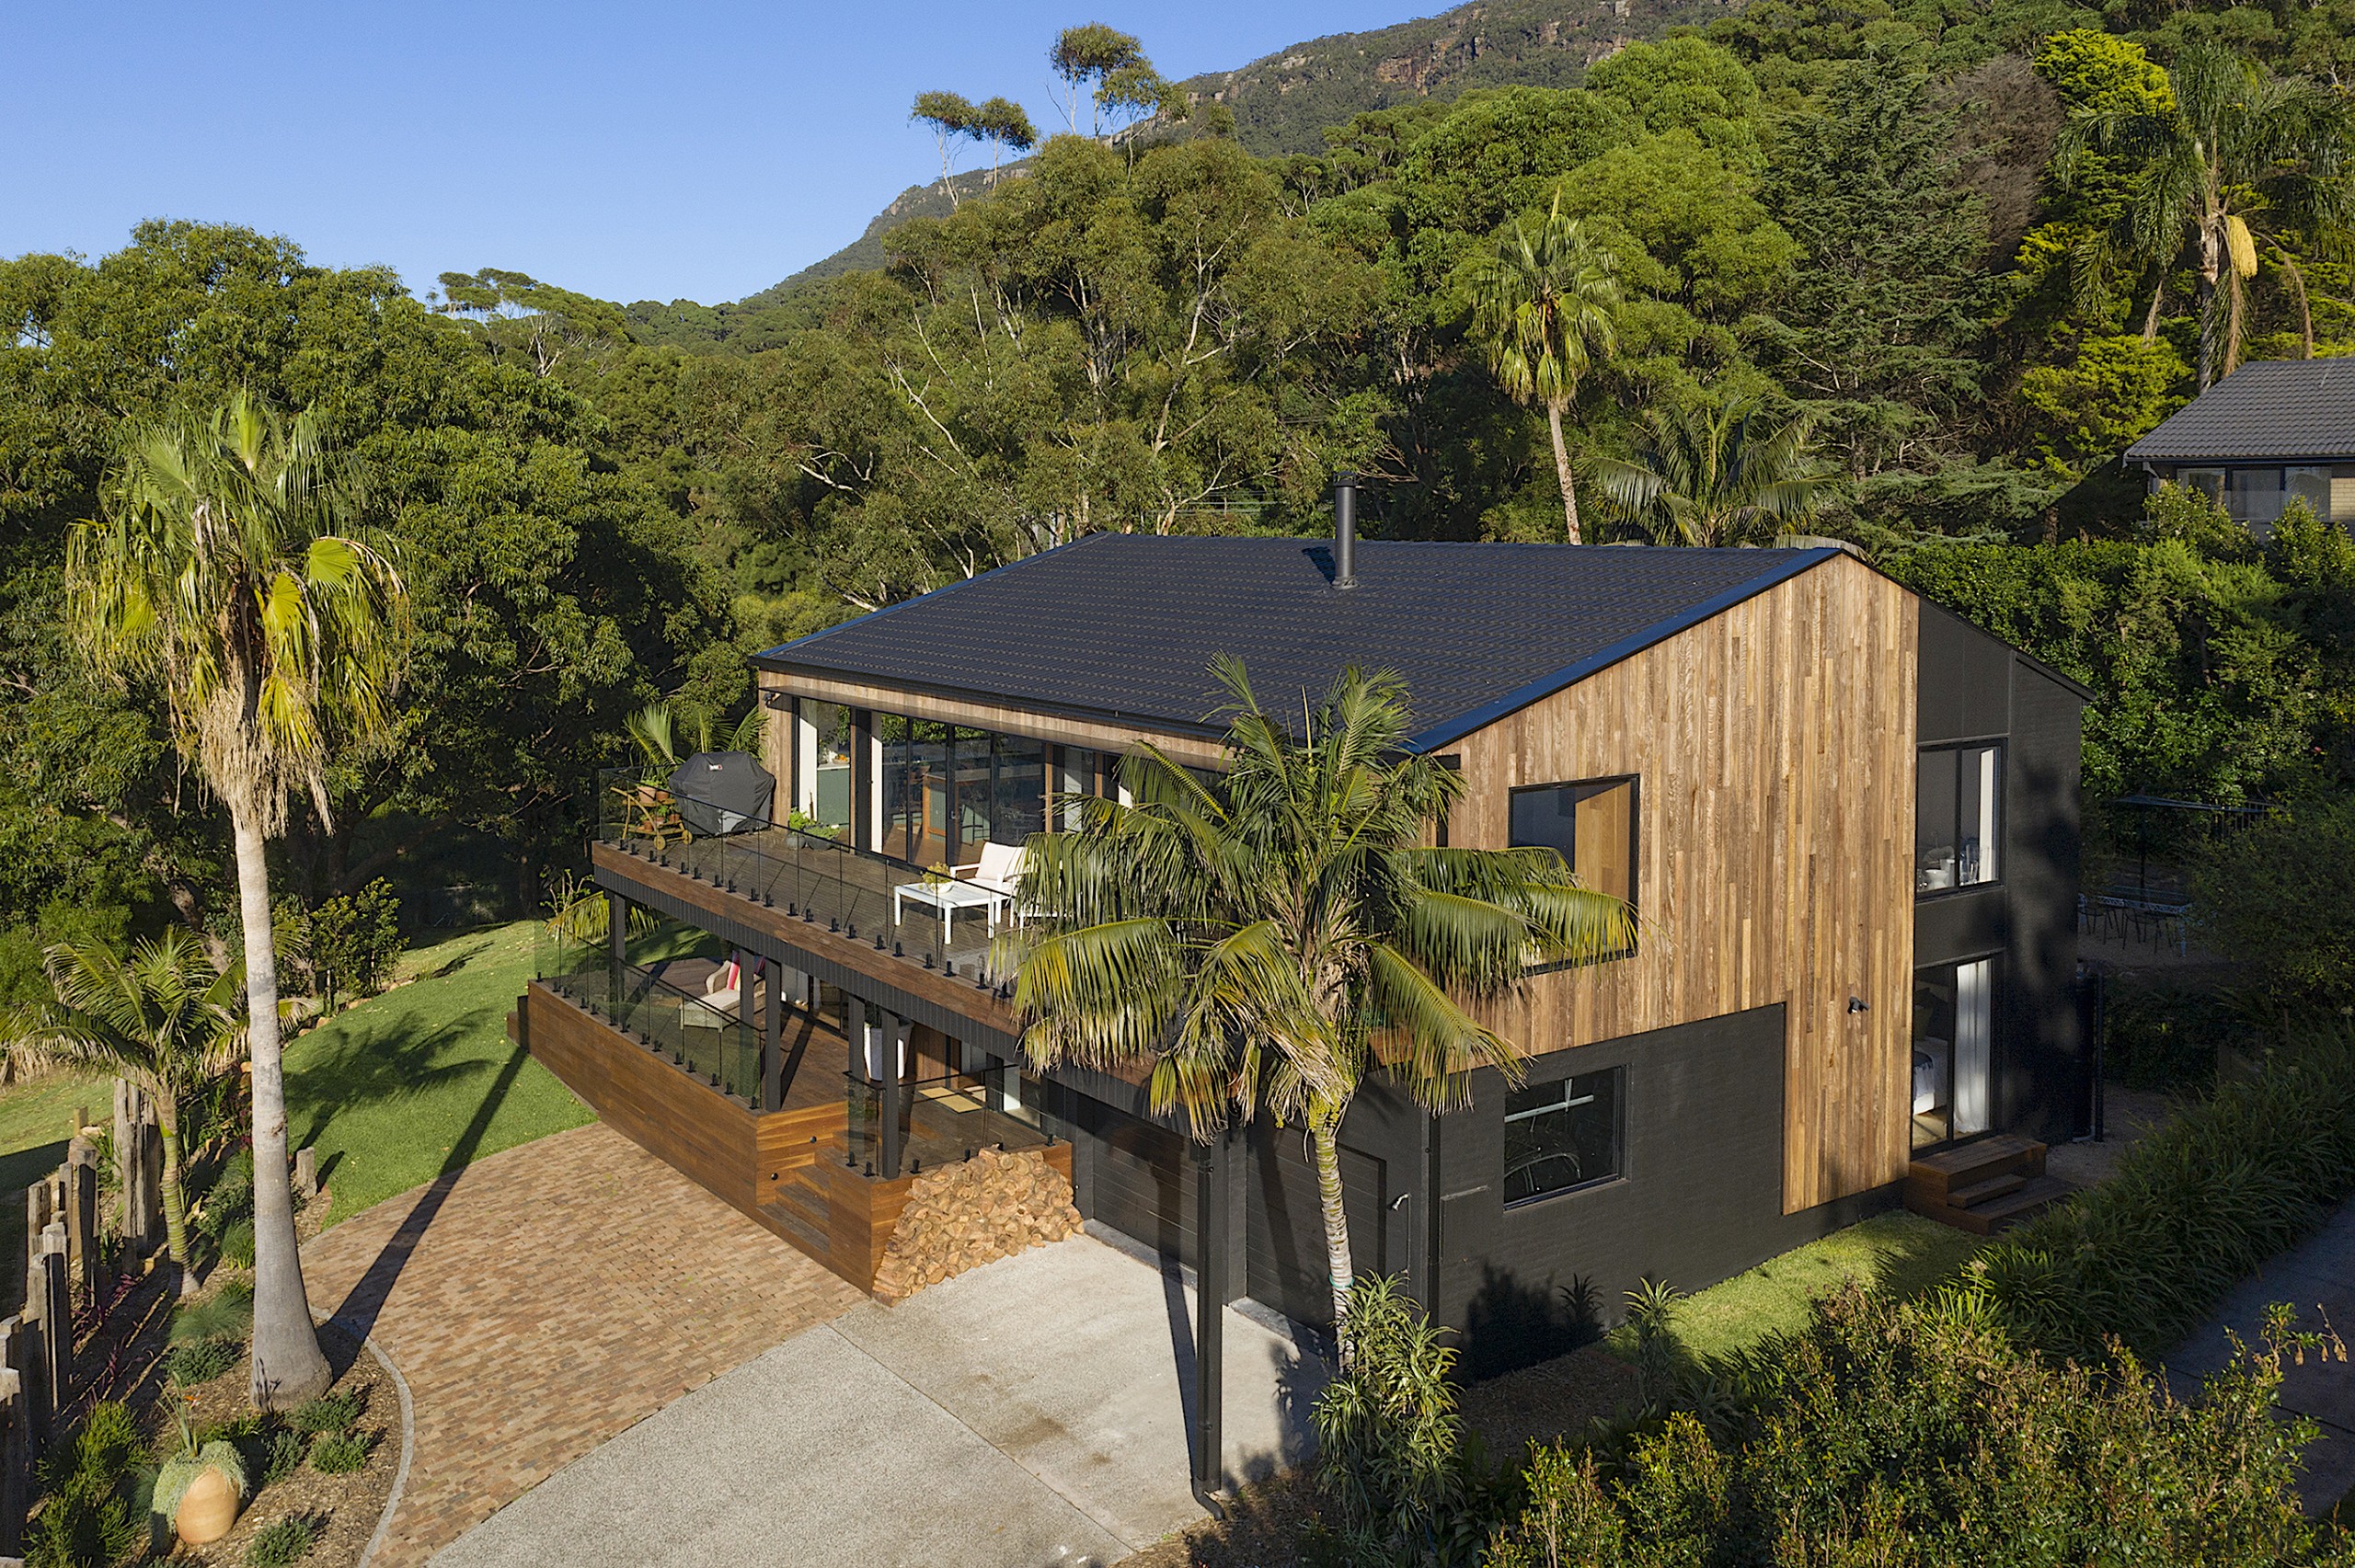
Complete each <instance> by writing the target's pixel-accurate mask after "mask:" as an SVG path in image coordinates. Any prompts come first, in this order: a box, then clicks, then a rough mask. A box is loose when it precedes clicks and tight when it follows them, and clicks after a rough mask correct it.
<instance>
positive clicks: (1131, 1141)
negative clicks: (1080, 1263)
mask: <svg viewBox="0 0 2355 1568" xmlns="http://www.w3.org/2000/svg"><path fill="white" fill-rule="evenodd" d="M1074 1099H1076V1101H1077V1107H1076V1108H1077V1111H1078V1115H1077V1116H1075V1117H1074V1120H1075V1121H1076V1122H1077V1123H1078V1131H1079V1132H1080V1134H1081V1135H1082V1136H1084V1137H1086V1138H1087V1139H1089V1141H1090V1142H1091V1143H1092V1144H1093V1146H1094V1147H1093V1149H1092V1150H1091V1151H1090V1152H1091V1153H1092V1156H1093V1161H1094V1165H1095V1182H1094V1192H1093V1195H1092V1196H1091V1199H1090V1205H1089V1207H1090V1210H1091V1212H1090V1213H1089V1215H1088V1218H1089V1219H1097V1220H1101V1221H1102V1222H1103V1223H1105V1224H1107V1225H1109V1226H1110V1227H1112V1229H1113V1230H1118V1231H1120V1232H1121V1233H1122V1234H1124V1235H1127V1236H1131V1237H1133V1238H1135V1239H1136V1240H1137V1241H1139V1242H1143V1243H1144V1244H1145V1245H1146V1246H1148V1247H1151V1248H1153V1249H1154V1250H1155V1252H1157V1253H1160V1254H1161V1255H1162V1256H1163V1257H1166V1258H1177V1259H1179V1260H1181V1261H1183V1262H1184V1263H1186V1264H1188V1265H1192V1264H1193V1263H1194V1261H1195V1253H1194V1203H1195V1194H1194V1185H1195V1182H1196V1180H1197V1177H1196V1175H1195V1172H1194V1162H1193V1160H1192V1159H1191V1158H1190V1157H1189V1154H1188V1151H1187V1140H1186V1139H1185V1138H1184V1137H1183V1136H1182V1135H1181V1134H1178V1133H1176V1132H1172V1131H1171V1130H1170V1129H1169V1128H1167V1127H1156V1126H1155V1125H1154V1124H1153V1123H1151V1122H1145V1121H1139V1120H1138V1119H1137V1118H1136V1117H1134V1116H1123V1115H1122V1114H1121V1113H1120V1112H1119V1111H1116V1110H1113V1109H1112V1108H1111V1107H1110V1106H1109V1105H1105V1104H1099V1103H1097V1101H1094V1100H1090V1099H1087V1098H1086V1097H1085V1096H1074Z"/></svg>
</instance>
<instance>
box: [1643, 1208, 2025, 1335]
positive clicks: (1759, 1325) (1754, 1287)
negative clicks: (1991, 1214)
mask: <svg viewBox="0 0 2355 1568" xmlns="http://www.w3.org/2000/svg"><path fill="white" fill-rule="evenodd" d="M1980 1244H1981V1242H1980V1238H1979V1237H1977V1236H1973V1235H1970V1234H1969V1233H1968V1232H1966V1231H1962V1230H1956V1229H1954V1228H1953V1227H1952V1226H1950V1225H1941V1224H1939V1223H1937V1222H1936V1220H1934V1219H1923V1218H1922V1217H1921V1216H1920V1215H1918V1214H1907V1213H1904V1212H1902V1211H1900V1212H1898V1213H1894V1214H1882V1215H1877V1216H1875V1217H1874V1218H1873V1219H1867V1220H1865V1221H1863V1222H1862V1223H1861V1224H1856V1225H1851V1226H1849V1227H1848V1228H1847V1229H1846V1230H1835V1231H1833V1232H1832V1234H1831V1235H1829V1236H1826V1237H1824V1238H1823V1239H1822V1240H1821V1241H1818V1242H1809V1243H1808V1244H1807V1245H1806V1246H1804V1247H1799V1248H1796V1249H1794V1250H1793V1251H1791V1252H1787V1253H1784V1254H1783V1255H1782V1256H1780V1257H1777V1258H1769V1259H1768V1260H1767V1261H1766V1262H1764V1263H1763V1264H1760V1265H1758V1266H1757V1267H1756V1268H1753V1269H1752V1270H1750V1271H1749V1272H1748V1273H1747V1274H1737V1275H1735V1276H1733V1277H1732V1278H1731V1279H1729V1280H1726V1281H1724V1282H1723V1283H1722V1284H1718V1285H1713V1286H1711V1287H1709V1288H1708V1289H1706V1290H1703V1291H1699V1292H1697V1293H1695V1294H1694V1295H1693V1296H1692V1297H1691V1298H1689V1299H1686V1300H1685V1301H1683V1303H1681V1304H1680V1305H1679V1306H1678V1308H1677V1310H1676V1316H1675V1318H1674V1320H1673V1322H1674V1328H1675V1333H1676V1337H1677V1339H1678V1340H1679V1341H1680V1342H1682V1344H1683V1346H1684V1348H1685V1350H1686V1351H1687V1352H1688V1353H1690V1354H1692V1355H1694V1356H1725V1355H1729V1354H1731V1353H1733V1352H1735V1351H1740V1350H1746V1349H1748V1348H1749V1347H1750V1346H1752V1345H1755V1344H1757V1343H1758V1342H1759V1341H1760V1340H1762V1339H1764V1338H1765V1337H1766V1336H1767V1335H1769V1334H1771V1333H1782V1332H1785V1331H1787V1330H1791V1329H1797V1328H1798V1327H1800V1326H1801V1325H1803V1324H1804V1323H1805V1322H1807V1309H1808V1300H1809V1298H1810V1297H1814V1296H1821V1295H1822V1294H1823V1293H1824V1292H1826V1291H1828V1290H1831V1289H1832V1288H1835V1287H1836V1286H1838V1285H1839V1284H1840V1282H1841V1281H1842V1280H1843V1279H1846V1278H1854V1279H1857V1280H1859V1281H1861V1282H1863V1283H1864V1284H1866V1285H1867V1286H1869V1287H1871V1288H1874V1289H1876V1290H1882V1291H1887V1292H1890V1293H1891V1294H1894V1295H1899V1296H1914V1295H1919V1294H1921V1293H1922V1292H1924V1291H1925V1290H1928V1289H1931V1288H1934V1287H1936V1285H1938V1284H1939V1283H1940V1282H1941V1281H1943V1280H1946V1279H1947V1278H1950V1277H1951V1276H1953V1275H1954V1273H1955V1271H1956V1270H1958V1269H1959V1268H1960V1267H1961V1266H1962V1265H1963V1264H1964V1262H1965V1261H1966V1260H1968V1259H1969V1258H1970V1254H1971V1253H1973V1252H1975V1251H1977V1250H1978V1248H1979V1246H1980ZM1609 1344H1610V1346H1611V1348H1612V1349H1614V1350H1618V1351H1623V1352H1624V1351H1625V1350H1626V1346H1627V1331H1626V1329H1624V1328H1622V1329H1619V1330H1617V1331H1615V1332H1614V1333H1613V1334H1612V1335H1611V1339H1610V1341H1609Z"/></svg>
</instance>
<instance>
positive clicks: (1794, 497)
mask: <svg viewBox="0 0 2355 1568" xmlns="http://www.w3.org/2000/svg"><path fill="white" fill-rule="evenodd" d="M1595 480H1596V483H1597V484H1598V485H1600V486H1601V487H1602V489H1603V497H1604V499H1605V501H1606V502H1607V503H1608V505H1609V507H1610V509H1611V510H1612V512H1613V513H1614V514H1615V515H1616V516H1618V517H1619V518H1621V519H1623V520H1624V521H1626V522H1628V523H1630V524H1632V525H1634V526H1635V527H1637V528H1640V529H1642V530H1643V531H1644V532H1646V533H1648V534H1649V535H1650V537H1651V541H1652V543H1653V544H1697V545H1703V546H1716V545H1723V544H1758V543H1760V542H1761V541H1762V540H1765V539H1770V538H1772V537H1773V536H1774V535H1775V532H1778V531H1779V530H1780V529H1781V527H1782V526H1783V525H1784V524H1786V523H1789V522H1794V521H1798V520H1799V519H1801V518H1804V517H1806V516H1808V515H1809V513H1811V512H1812V511H1814V509H1815V505H1816V501H1817V499H1818V498H1819V497H1820V496H1821V493H1822V491H1823V487H1824V486H1825V485H1826V484H1828V483H1829V482H1830V479H1829V476H1828V475H1825V474H1824V473H1823V472H1822V471H1821V468H1820V467H1819V466H1818V464H1817V463H1816V461H1815V458H1814V456H1813V454H1812V453H1810V452H1809V450H1808V429H1807V424H1806V422H1805V421H1804V420H1801V419H1792V420H1788V421H1786V422H1785V423H1783V424H1780V425H1772V426H1770V425H1769V424H1768V423H1767V422H1766V420H1765V419H1764V418H1763V414H1762V413H1761V410H1760V404H1759V400H1758V399H1756V398H1754V397H1730V398H1728V399H1726V400H1725V401H1723V402H1722V403H1717V404H1713V405H1702V406H1692V407H1674V408H1669V409H1658V408H1655V409H1653V410H1651V411H1650V412H1649V413H1648V414H1647V415H1646V416H1645V417H1644V421H1643V424H1642V426H1641V427H1640V428H1639V429H1638V430H1637V436H1636V456H1635V459H1634V460H1633V461H1632V462H1628V461H1622V460H1620V459H1617V458H1606V459H1603V461H1602V462H1600V463H1598V464H1596V473H1595Z"/></svg>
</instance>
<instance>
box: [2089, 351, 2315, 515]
mask: <svg viewBox="0 0 2355 1568" xmlns="http://www.w3.org/2000/svg"><path fill="white" fill-rule="evenodd" d="M2126 461H2127V462H2128V463H2129V464H2141V465H2142V469H2143V471H2144V472H2145V473H2147V474H2148V475H2150V476H2151V487H2152V488H2153V489H2154V490H2155V489H2156V488H2158V487H2159V486H2161V485H2166V484H2176V485H2188V486H2190V487H2191V488H2193V489H2195V490H2200V491H2203V492H2205V493H2206V494H2207V495H2209V496H2210V497H2211V498H2214V499H2216V500H2219V501H2221V502H2223V505H2224V509H2225V510H2227V511H2229V512H2231V513H2232V515H2233V519H2234V521H2236V522H2244V523H2246V524H2248V526H2249V527H2250V528H2251V529H2252V530H2253V531H2255V532H2257V535H2258V536H2259V537H2260V538H2261V537H2263V536H2264V535H2265V534H2266V533H2267V532H2270V531H2271V529H2272V527H2273V524H2274V522H2275V521H2277V520H2279V519H2280V516H2281V513H2282V511H2283V509H2286V508H2287V507H2288V506H2289V504H2290V503H2291V502H2292V501H2303V502H2305V503H2306V505H2307V506H2308V507H2309V508H2310V509H2313V511H2314V514H2315V516H2316V517H2318V518H2320V519H2322V520H2323V521H2325V522H2336V523H2338V525H2339V526H2341V527H2342V528H2355V358H2346V359H2330V360H2259V361H2255V362H2253V363H2250V364H2246V365H2243V366H2241V367H2240V369H2238V370H2236V371H2234V372H2233V373H2232V374H2230V375H2228V376H2226V377H2225V378H2224V379H2223V380H2222V381H2220V382H2218V383H2216V384H2215V385H2213V386H2211V387H2210V388H2209V389H2208V390H2207V391H2206V392H2203V393H2201V394H2200V395H2199V396H2198V397H2197V398H2195V399H2193V400H2192V401H2191V402H2190V403H2189V404H2188V405H2186V406H2184V407H2182V408H2179V409H2177V410H2176V412H2175V413H2174V414H2172V415H2170V416H2168V418H2166V419H2165V421H2163V422H2162V423H2161V424H2160V426H2159V428H2158V429H2155V430H2153V431H2152V432H2151V433H2150V434H2149V435H2147V436H2144V437H2143V438H2142V440H2141V441H2136V442H2135V443H2134V444H2133V445H2132V446H2131V447H2129V448H2127V450H2126Z"/></svg>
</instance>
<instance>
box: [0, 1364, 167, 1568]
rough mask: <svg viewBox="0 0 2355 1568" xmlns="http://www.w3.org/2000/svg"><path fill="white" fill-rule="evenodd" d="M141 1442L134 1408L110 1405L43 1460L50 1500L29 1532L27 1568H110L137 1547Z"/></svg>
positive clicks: (91, 1416) (91, 1415) (42, 1485)
mask: <svg viewBox="0 0 2355 1568" xmlns="http://www.w3.org/2000/svg"><path fill="white" fill-rule="evenodd" d="M141 1441H142V1440H141V1437H140V1435H139V1425H138V1422H137V1421H136V1420H135V1419H134V1418H133V1417H132V1413H131V1411H130V1408H129V1407H128V1406H127V1405H124V1404H122V1403H121V1402H118V1401H111V1400H110V1401H105V1402H100V1403H98V1405H96V1406H94V1407H92V1409H91V1411H90V1413H89V1414H88V1416H86V1418H84V1420H83V1422H82V1424H81V1425H79V1426H78V1427H76V1428H75V1430H74V1432H73V1433H72V1435H71V1436H69V1437H68V1438H67V1439H66V1440H65V1441H64V1442H63V1443H60V1444H58V1445H57V1446H56V1447H54V1448H52V1449H51V1450H50V1452H49V1453H48V1454H47V1455H45V1456H44V1457H43V1459H42V1460H41V1465H40V1489H41V1492H42V1494H43V1498H44V1501H43V1503H42V1505H41V1510H40V1515H39V1516H37V1517H35V1518H34V1519H33V1521H32V1523H31V1525H30V1527H29V1528H28V1529H27V1530H26V1534H25V1562H26V1563H27V1565H28V1568H110V1565H111V1564H113V1563H115V1562H121V1561H122V1560H123V1559H125V1558H126V1557H128V1556H129V1554H130V1553H131V1552H132V1551H133V1550H134V1549H135V1548H136V1547H138V1545H139V1544H140V1543H141V1541H142V1539H144V1534H145V1532H144V1531H143V1530H142V1529H141V1528H140V1527H139V1523H138V1520H137V1519H136V1518H135V1517H134V1516H133V1515H132V1507H131V1500H130V1497H129V1495H128V1493H129V1482H130V1481H131V1478H132V1466H133V1464H134V1462H135V1460H136V1459H137V1457H138V1454H139V1449H140V1447H141Z"/></svg>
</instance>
